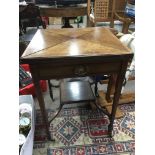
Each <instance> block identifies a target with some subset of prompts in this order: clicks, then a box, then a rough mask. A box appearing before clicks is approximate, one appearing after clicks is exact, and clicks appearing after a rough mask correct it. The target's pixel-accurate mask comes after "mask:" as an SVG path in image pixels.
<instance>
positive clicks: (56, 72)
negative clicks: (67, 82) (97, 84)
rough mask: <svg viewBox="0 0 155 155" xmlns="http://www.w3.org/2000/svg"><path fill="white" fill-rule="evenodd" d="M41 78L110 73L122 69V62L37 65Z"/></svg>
mask: <svg viewBox="0 0 155 155" xmlns="http://www.w3.org/2000/svg"><path fill="white" fill-rule="evenodd" d="M37 69H38V75H39V78H40V79H43V80H44V79H52V78H68V77H80V76H91V75H100V74H110V73H114V72H117V71H118V70H119V69H120V63H118V62H117V63H116V62H114V63H108V62H106V63H95V64H92V63H91V64H78V65H75V64H74V65H63V66H60V65H51V64H42V65H40V66H37Z"/></svg>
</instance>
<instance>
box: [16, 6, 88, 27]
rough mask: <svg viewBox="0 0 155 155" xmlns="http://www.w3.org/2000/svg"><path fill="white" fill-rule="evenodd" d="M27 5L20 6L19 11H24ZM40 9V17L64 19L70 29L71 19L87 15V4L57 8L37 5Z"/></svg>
mask: <svg viewBox="0 0 155 155" xmlns="http://www.w3.org/2000/svg"><path fill="white" fill-rule="evenodd" d="M25 6H26V5H20V6H19V10H20V11H22V10H23V9H24V8H25ZM37 6H39V8H40V15H41V16H46V17H64V18H65V26H64V27H70V24H69V18H70V17H77V16H85V15H87V4H77V5H75V6H64V7H59V6H58V7H55V6H49V5H37Z"/></svg>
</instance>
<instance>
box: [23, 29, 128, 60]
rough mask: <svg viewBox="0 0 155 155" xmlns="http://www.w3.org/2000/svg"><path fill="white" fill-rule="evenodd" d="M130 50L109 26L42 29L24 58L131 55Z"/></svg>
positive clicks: (24, 54) (27, 49)
mask: <svg viewBox="0 0 155 155" xmlns="http://www.w3.org/2000/svg"><path fill="white" fill-rule="evenodd" d="M130 54H131V51H130V50H129V49H128V48H127V47H126V46H124V45H123V44H122V43H121V42H120V41H119V39H117V38H116V37H115V36H114V35H113V34H112V32H111V31H110V30H109V29H108V28H101V27H93V28H78V29H77V28H66V29H40V30H38V31H37V33H36V34H35V36H34V37H33V39H32V41H31V42H30V44H29V45H28V47H27V48H26V50H25V52H24V53H23V55H22V57H21V59H22V60H30V59H31V60H36V59H54V58H72V57H80V58H83V57H91V56H99V57H100V56H110V55H115V56H116V55H121V56H123V55H126V56H127V55H130Z"/></svg>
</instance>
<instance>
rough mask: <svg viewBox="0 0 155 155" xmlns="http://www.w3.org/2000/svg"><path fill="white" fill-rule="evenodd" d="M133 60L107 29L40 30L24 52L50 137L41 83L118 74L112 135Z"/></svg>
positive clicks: (112, 114) (129, 52)
mask: <svg viewBox="0 0 155 155" xmlns="http://www.w3.org/2000/svg"><path fill="white" fill-rule="evenodd" d="M132 57H133V53H132V52H131V51H130V50H129V49H128V48H127V47H125V46H124V45H123V44H122V43H121V42H120V41H119V40H118V39H117V38H116V37H115V36H114V35H113V34H112V32H111V31H110V30H109V29H107V28H101V27H100V28H99V27H95V28H79V29H74V28H73V29H70V28H68V29H54V30H52V29H47V30H38V32H37V33H36V34H35V36H34V38H33V39H32V41H31V43H30V44H29V46H28V47H27V49H26V50H25V52H24V53H23V55H22V57H21V62H22V63H28V64H29V65H30V68H31V71H32V77H33V80H34V84H35V87H36V92H37V93H36V94H37V98H38V101H39V105H40V108H41V112H42V116H43V118H44V123H45V124H46V125H47V126H46V132H47V134H48V135H49V130H48V121H47V116H46V111H45V103H44V99H43V96H42V93H41V91H40V87H39V85H38V81H39V80H41V79H51V78H67V77H79V76H89V75H101V74H116V75H117V80H116V87H115V94H114V100H113V106H112V112H111V114H110V118H109V119H110V125H109V133H110V135H111V134H112V130H113V122H114V119H115V114H116V109H117V104H118V101H119V97H120V92H121V87H122V83H123V79H124V76H125V72H126V69H127V64H128V62H129V61H130V60H131V59H132ZM83 89H85V88H83ZM84 96H85V95H84Z"/></svg>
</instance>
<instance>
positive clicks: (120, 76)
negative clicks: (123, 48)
mask: <svg viewBox="0 0 155 155" xmlns="http://www.w3.org/2000/svg"><path fill="white" fill-rule="evenodd" d="M127 64H128V62H122V64H121V69H120V72H119V74H118V76H117V80H116V85H115V93H114V99H113V105H112V111H111V116H110V124H109V126H108V132H109V134H110V135H111V136H112V130H113V123H114V119H115V114H116V110H117V105H118V102H119V98H120V94H121V89H122V85H123V81H124V78H125V73H126V69H127Z"/></svg>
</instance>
